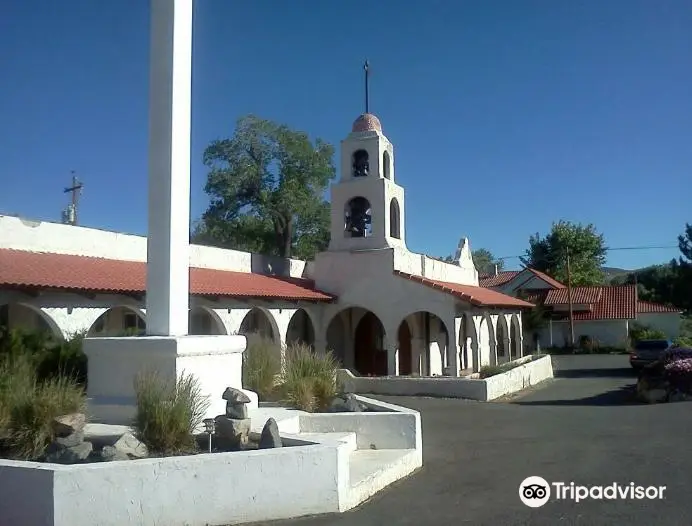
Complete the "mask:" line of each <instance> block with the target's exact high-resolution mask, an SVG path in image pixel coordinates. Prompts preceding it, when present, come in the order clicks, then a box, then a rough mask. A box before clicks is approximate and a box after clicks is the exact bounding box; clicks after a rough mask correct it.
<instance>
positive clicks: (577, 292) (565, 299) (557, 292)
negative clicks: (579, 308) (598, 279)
mask: <svg viewBox="0 0 692 526" xmlns="http://www.w3.org/2000/svg"><path fill="white" fill-rule="evenodd" d="M604 288H605V287H572V303H576V304H578V305H584V304H589V303H598V302H599V301H601V296H602V294H603V289H604ZM543 304H544V305H567V304H569V290H568V289H566V288H564V289H551V290H549V291H548V293H547V294H546V296H545V300H544V301H543Z"/></svg>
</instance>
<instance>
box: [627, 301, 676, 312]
mask: <svg viewBox="0 0 692 526" xmlns="http://www.w3.org/2000/svg"><path fill="white" fill-rule="evenodd" d="M637 312H638V313H640V314H654V313H680V312H682V309H678V308H677V307H670V306H668V305H662V304H660V303H653V302H651V301H643V300H639V301H638V302H637Z"/></svg>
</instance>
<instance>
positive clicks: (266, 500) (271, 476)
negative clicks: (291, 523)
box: [0, 397, 422, 526]
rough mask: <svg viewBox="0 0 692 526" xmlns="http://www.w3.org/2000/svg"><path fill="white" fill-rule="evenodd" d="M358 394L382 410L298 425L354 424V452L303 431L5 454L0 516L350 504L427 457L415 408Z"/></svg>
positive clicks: (215, 521) (115, 525)
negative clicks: (238, 440)
mask: <svg viewBox="0 0 692 526" xmlns="http://www.w3.org/2000/svg"><path fill="white" fill-rule="evenodd" d="M358 398H359V399H360V400H361V401H363V402H365V403H366V404H369V405H370V404H372V406H373V407H377V408H378V409H379V410H380V411H382V412H372V413H336V414H298V416H297V417H296V418H297V419H298V420H299V428H300V432H302V433H328V432H354V433H355V434H356V437H357V446H356V448H357V450H356V451H354V450H353V446H352V445H349V444H347V443H344V442H341V441H338V440H334V439H330V438H329V437H326V438H325V439H324V440H321V439H319V440H314V439H313V440H309V441H308V440H305V439H303V440H301V436H300V433H298V434H296V435H293V436H287V437H286V438H287V440H286V442H287V445H288V444H290V443H294V444H301V443H302V444H305V443H310V445H296V446H292V447H283V448H277V449H263V450H256V451H246V452H233V453H211V454H200V455H191V456H181V457H168V458H151V459H143V460H130V461H114V462H104V463H95V464H78V465H71V466H64V465H57V464H43V463H37V462H17V461H10V460H0V488H2V490H1V491H0V524H2V525H5V524H7V525H15V524H16V525H21V526H94V525H98V526H123V525H125V524H136V525H138V526H150V525H151V526H154V525H160V524H165V525H166V526H211V525H228V524H237V523H243V522H254V521H267V520H274V519H286V518H291V517H298V516H302V515H312V514H319V513H330V512H340V511H345V510H347V509H350V508H352V507H353V506H356V505H358V504H360V503H361V502H362V501H363V500H365V499H367V498H368V497H370V496H371V495H372V494H374V493H375V492H377V491H379V490H380V489H382V488H383V487H385V486H387V485H388V484H390V483H391V482H393V481H395V480H398V479H400V478H402V477H403V476H406V475H407V474H409V473H411V472H412V471H414V470H415V469H416V468H418V467H420V466H421V464H422V437H421V425H420V415H419V414H418V412H416V411H412V410H409V409H406V408H401V407H398V406H394V405H391V404H384V403H381V402H378V401H375V400H371V399H367V398H364V397H358ZM283 435H284V432H283V431H282V436H283ZM306 436H307V435H306ZM313 436H314V435H313ZM373 446H374V447H376V448H377V451H373V450H372V447H373ZM382 450H384V451H382ZM378 453H383V454H384V455H380V457H379V458H376V457H377V454H378ZM390 453H391V455H390ZM383 457H384V461H383ZM388 459H391V461H389V462H388V461H387V460H388ZM363 472H365V473H366V474H367V476H366V477H360V478H359V479H358V480H352V477H357V476H358V475H362V473H363Z"/></svg>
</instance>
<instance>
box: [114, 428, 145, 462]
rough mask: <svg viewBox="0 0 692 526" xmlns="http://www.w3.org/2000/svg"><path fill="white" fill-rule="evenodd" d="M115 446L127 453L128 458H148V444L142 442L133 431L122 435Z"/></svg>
mask: <svg viewBox="0 0 692 526" xmlns="http://www.w3.org/2000/svg"><path fill="white" fill-rule="evenodd" d="M113 447H114V448H115V449H117V450H118V451H121V452H122V453H125V454H126V455H127V456H128V458H146V457H147V456H148V455H149V451H147V446H145V445H144V444H142V442H140V441H139V440H137V438H136V437H135V436H134V435H133V434H132V433H125V434H124V435H122V436H121V437H120V438H119V439H118V440H117V441H116V443H115V444H113Z"/></svg>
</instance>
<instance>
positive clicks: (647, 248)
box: [496, 245, 679, 261]
mask: <svg viewBox="0 0 692 526" xmlns="http://www.w3.org/2000/svg"><path fill="white" fill-rule="evenodd" d="M670 248H679V246H678V245H657V246H639V247H611V248H605V249H603V250H604V252H613V251H615V250H661V249H670ZM524 257H526V254H521V255H518V256H504V257H501V258H496V259H498V260H501V261H504V260H506V259H518V258H524Z"/></svg>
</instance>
